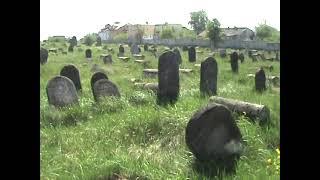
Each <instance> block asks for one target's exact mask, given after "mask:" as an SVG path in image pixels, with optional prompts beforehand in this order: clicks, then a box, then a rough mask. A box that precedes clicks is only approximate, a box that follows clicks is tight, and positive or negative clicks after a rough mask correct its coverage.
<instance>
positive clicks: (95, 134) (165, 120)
mask: <svg viewBox="0 0 320 180" xmlns="http://www.w3.org/2000/svg"><path fill="white" fill-rule="evenodd" d="M103 46H107V47H108V48H110V47H112V48H113V50H114V51H115V52H114V53H113V54H112V59H113V64H103V62H102V60H101V59H99V56H100V54H104V53H108V52H107V50H105V48H103V47H95V46H92V47H86V46H84V45H81V46H80V47H75V48H74V52H73V53H68V54H67V55H63V54H62V53H58V54H57V55H55V54H51V53H50V54H49V58H48V63H47V64H45V65H41V67H40V87H41V91H40V92H41V94H40V97H41V107H40V117H41V118H40V123H41V129H40V134H41V138H40V141H41V147H40V148H41V149H40V150H41V153H40V158H41V169H40V171H41V179H120V178H119V177H122V178H127V179H215V178H216V177H218V176H220V177H222V178H223V179H280V177H279V166H280V160H279V157H280V152H279V151H277V148H278V147H279V144H280V93H279V88H275V87H273V86H272V85H270V84H268V90H267V91H265V92H263V93H262V94H261V93H257V92H255V90H254V78H252V77H247V74H249V73H252V74H254V73H255V71H256V70H257V68H258V67H260V66H261V65H272V66H273V67H274V70H273V71H272V72H269V71H268V70H265V72H266V74H267V76H269V75H278V76H279V73H280V63H279V62H275V61H273V62H270V61H258V62H252V60H251V59H249V58H248V56H246V57H245V62H244V63H242V64H241V63H240V62H239V74H233V73H232V72H231V66H230V63H229V62H228V60H229V56H227V57H226V58H220V56H219V54H216V55H215V59H216V60H217V62H218V70H219V72H218V85H217V87H218V90H217V92H218V96H221V97H225V98H233V99H237V100H242V101H247V102H251V103H257V104H263V105H267V106H268V107H269V109H270V113H271V120H270V123H269V125H267V126H260V125H258V124H257V123H252V122H251V121H249V120H248V119H247V118H246V117H244V116H241V115H237V114H234V117H235V119H236V121H237V124H238V126H239V127H240V130H241V133H242V135H243V139H244V140H245V141H246V145H245V149H244V152H243V154H242V156H241V158H240V160H239V161H238V165H237V169H236V173H234V174H226V173H223V172H220V173H211V174H210V171H211V170H210V168H209V169H204V170H201V168H200V170H199V168H196V167H195V166H194V156H193V155H192V153H191V152H190V151H189V150H188V148H187V146H186V143H185V127H186V125H187V123H188V121H189V119H190V118H191V116H192V115H193V113H195V112H196V111H197V110H198V109H199V108H201V107H203V106H205V105H206V104H207V103H208V102H209V97H201V96H200V92H199V83H200V67H196V66H194V63H189V62H188V52H187V51H182V49H181V48H180V53H181V56H182V60H183V63H182V65H181V66H180V68H190V69H193V70H194V71H193V72H191V73H190V74H184V73H180V96H179V100H178V101H177V103H176V104H175V105H173V106H168V107H160V106H158V105H157V104H156V96H155V95H154V94H153V93H152V92H148V91H146V90H142V89H137V88H136V87H134V85H133V83H132V82H131V81H130V79H132V78H136V79H141V80H142V82H157V81H158V79H157V78H145V77H144V76H143V72H142V70H143V69H144V68H157V65H158V58H155V57H154V56H153V54H152V53H151V52H144V50H143V47H142V46H141V49H142V54H144V55H145V56H146V58H145V59H146V60H149V61H150V63H149V65H148V66H147V67H143V65H142V64H138V63H135V62H133V60H134V59H135V58H133V57H132V56H131V53H130V48H129V47H128V46H125V54H126V56H128V57H130V58H131V59H130V60H129V61H128V62H124V61H122V60H120V59H118V58H117V55H116V54H117V52H118V45H116V44H107V45H105V44H103ZM44 47H45V48H47V49H48V48H51V47H56V48H58V47H62V48H64V49H65V50H67V46H66V45H64V44H61V43H60V44H59V43H55V44H53V43H47V44H46V45H45V46H44ZM87 48H91V50H92V54H93V62H88V61H87V60H86V58H85V50H86V49H87ZM163 50H164V47H162V46H158V53H159V52H161V51H163ZM197 50H201V51H203V53H197V55H196V56H197V61H196V63H200V62H201V61H203V60H205V58H206V57H207V56H208V54H209V53H210V51H209V50H208V49H206V48H199V49H197ZM159 54H160V53H159ZM67 64H74V65H75V66H76V67H77V68H78V69H79V71H80V77H81V84H82V92H81V93H80V94H79V102H80V103H79V105H74V106H72V107H67V108H63V109H56V108H54V107H51V106H49V105H48V100H47V95H46V85H47V82H48V81H49V80H50V79H51V78H53V77H54V76H56V75H59V73H60V70H61V69H62V67H63V66H64V65H67ZM93 64H98V65H99V67H100V68H101V69H103V70H104V71H105V72H106V74H107V76H108V78H109V80H111V81H112V82H114V83H115V84H116V85H117V86H118V89H119V91H120V93H121V98H120V99H112V98H110V99H106V100H105V101H104V102H103V103H101V104H99V105H98V104H96V103H94V100H93V95H92V92H91V87H90V78H91V76H92V74H93V72H92V71H91V68H92V66H93ZM215 174H217V175H216V176H215ZM117 177H118V178H117Z"/></svg>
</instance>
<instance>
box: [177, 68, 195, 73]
mask: <svg viewBox="0 0 320 180" xmlns="http://www.w3.org/2000/svg"><path fill="white" fill-rule="evenodd" d="M192 71H193V70H192V69H179V72H182V73H186V74H188V73H191V72H192Z"/></svg>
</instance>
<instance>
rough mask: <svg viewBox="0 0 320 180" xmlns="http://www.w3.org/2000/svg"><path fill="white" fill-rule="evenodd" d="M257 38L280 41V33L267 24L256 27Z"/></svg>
mask: <svg viewBox="0 0 320 180" xmlns="http://www.w3.org/2000/svg"><path fill="white" fill-rule="evenodd" d="M255 30H256V36H257V37H258V38H259V39H261V40H265V41H280V32H279V31H278V30H277V29H276V28H274V27H271V26H269V25H267V24H259V26H258V27H255Z"/></svg>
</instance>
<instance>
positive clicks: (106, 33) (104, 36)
mask: <svg viewBox="0 0 320 180" xmlns="http://www.w3.org/2000/svg"><path fill="white" fill-rule="evenodd" d="M98 35H99V36H100V38H101V40H102V41H106V40H110V39H111V33H110V32H109V31H104V32H99V33H98Z"/></svg>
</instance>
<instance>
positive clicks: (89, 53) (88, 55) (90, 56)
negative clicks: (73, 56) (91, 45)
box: [86, 49, 92, 58]
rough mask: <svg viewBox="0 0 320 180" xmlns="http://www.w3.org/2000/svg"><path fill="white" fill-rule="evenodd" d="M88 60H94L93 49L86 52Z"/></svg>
mask: <svg viewBox="0 0 320 180" xmlns="http://www.w3.org/2000/svg"><path fill="white" fill-rule="evenodd" d="M86 58H92V51H91V49H87V50H86Z"/></svg>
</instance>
